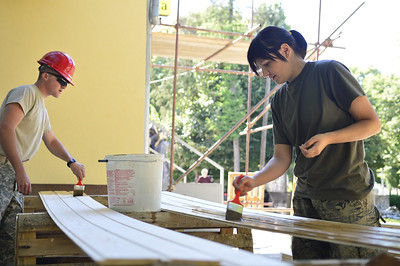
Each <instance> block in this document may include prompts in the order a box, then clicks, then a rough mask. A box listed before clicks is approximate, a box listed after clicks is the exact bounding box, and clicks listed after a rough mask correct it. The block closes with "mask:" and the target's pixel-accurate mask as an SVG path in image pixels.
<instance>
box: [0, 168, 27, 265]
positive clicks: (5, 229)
mask: <svg viewBox="0 0 400 266" xmlns="http://www.w3.org/2000/svg"><path fill="white" fill-rule="evenodd" d="M23 204H24V198H23V195H22V194H21V193H19V192H18V191H15V172H14V169H13V168H12V166H11V165H9V164H3V163H0V221H1V223H0V265H14V259H15V245H16V243H15V241H16V217H17V214H18V213H21V212H22V210H23V207H24V205H23Z"/></svg>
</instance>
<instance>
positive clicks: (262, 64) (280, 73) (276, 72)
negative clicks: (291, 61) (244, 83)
mask: <svg viewBox="0 0 400 266" xmlns="http://www.w3.org/2000/svg"><path fill="white" fill-rule="evenodd" d="M256 64H257V66H258V70H257V72H258V75H260V76H261V77H264V78H266V77H269V78H270V79H272V80H273V81H275V82H276V83H277V84H281V83H284V82H286V81H288V76H289V75H288V73H287V62H285V61H282V60H280V59H276V60H269V59H257V60H256Z"/></svg>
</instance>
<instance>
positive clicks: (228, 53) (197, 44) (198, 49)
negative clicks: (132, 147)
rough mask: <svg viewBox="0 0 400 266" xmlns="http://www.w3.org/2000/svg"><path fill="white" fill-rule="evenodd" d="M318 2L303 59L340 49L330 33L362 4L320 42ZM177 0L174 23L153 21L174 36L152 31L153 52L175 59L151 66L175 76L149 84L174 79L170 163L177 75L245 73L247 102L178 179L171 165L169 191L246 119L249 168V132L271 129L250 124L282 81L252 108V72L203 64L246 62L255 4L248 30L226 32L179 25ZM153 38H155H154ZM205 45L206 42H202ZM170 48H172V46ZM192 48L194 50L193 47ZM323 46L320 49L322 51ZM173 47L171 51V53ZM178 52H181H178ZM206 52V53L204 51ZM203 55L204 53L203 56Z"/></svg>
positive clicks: (254, 27)
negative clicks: (314, 34) (313, 34)
mask: <svg viewBox="0 0 400 266" xmlns="http://www.w3.org/2000/svg"><path fill="white" fill-rule="evenodd" d="M321 1H322V0H320V8H319V21H318V23H319V24H318V41H317V43H315V44H312V45H314V48H313V49H310V50H308V51H307V55H306V60H310V61H314V60H318V59H319V56H320V55H321V54H322V53H323V52H324V51H325V50H326V49H327V48H330V47H333V48H342V47H335V46H333V42H334V40H336V39H337V38H339V37H340V34H339V36H338V37H336V38H332V36H333V35H334V34H335V33H336V32H337V31H338V30H339V29H340V28H341V27H342V26H343V24H344V23H346V22H347V21H348V19H349V18H350V17H351V16H353V15H354V14H355V13H356V12H357V11H358V10H359V9H360V8H361V6H362V5H363V4H364V2H363V3H362V4H360V5H359V6H358V8H357V9H356V10H354V11H353V12H352V13H351V14H350V15H349V16H348V17H347V18H346V19H345V20H344V21H343V22H342V23H341V24H340V25H339V26H338V27H337V28H336V29H335V30H334V31H333V32H332V33H331V34H330V35H329V36H328V37H327V38H326V39H325V40H324V41H323V42H321V43H320V41H319V40H320V35H319V32H320V21H321ZM179 9H180V0H177V17H176V24H175V25H171V24H163V23H162V22H161V18H159V21H156V23H155V24H157V25H161V26H165V27H173V28H175V36H174V37H173V36H172V35H171V34H168V33H158V32H154V33H152V54H153V53H154V54H156V55H158V56H164V57H173V58H174V66H165V65H158V64H153V65H152V67H162V68H173V69H174V75H173V77H168V78H163V79H160V80H157V81H152V82H151V83H155V82H161V81H164V80H167V79H172V78H173V80H174V82H173V107H172V109H173V110H172V125H171V128H172V129H171V145H170V148H171V150H170V165H174V145H173V144H174V143H175V112H176V86H177V85H176V84H177V78H178V76H180V75H184V74H186V73H189V72H193V71H207V72H217V73H228V74H236V75H247V76H248V104H247V114H246V115H245V116H244V117H243V118H242V119H241V120H240V121H238V122H237V123H236V124H235V125H234V126H233V127H232V128H231V129H230V130H229V131H228V132H227V133H226V134H225V135H224V136H223V137H222V138H221V139H219V140H218V141H217V142H215V143H214V144H213V145H212V146H211V147H210V148H209V149H208V150H207V151H206V152H205V153H203V154H202V155H201V156H200V157H199V158H198V159H197V160H196V161H195V162H194V163H193V164H192V165H191V166H190V167H189V168H188V169H187V170H186V171H185V172H184V173H183V174H182V175H181V176H180V177H179V178H178V179H176V180H173V171H174V169H173V167H171V168H170V187H169V190H170V191H171V190H172V187H173V185H175V184H177V183H178V182H180V181H181V180H182V179H183V178H185V177H186V176H187V175H188V174H189V173H191V172H192V171H193V170H194V168H195V167H196V166H198V165H199V164H200V163H201V162H202V161H203V160H205V159H206V158H207V157H208V156H209V155H210V154H211V153H212V152H213V151H214V150H215V149H216V148H217V147H218V146H219V145H220V144H221V143H223V142H224V141H225V140H226V139H227V138H228V137H229V136H230V135H231V134H232V133H233V132H234V131H235V130H236V129H237V128H238V127H239V126H240V125H241V124H242V123H244V122H245V121H247V127H246V129H245V130H244V131H242V132H240V133H239V134H240V135H246V162H245V172H246V173H247V172H248V171H249V169H248V160H249V143H250V134H252V133H255V132H259V131H263V130H267V129H271V128H272V125H266V126H263V127H259V128H256V129H253V128H252V127H253V126H254V125H255V123H256V122H257V121H258V120H259V119H260V118H262V117H263V116H264V115H265V114H266V113H267V112H268V110H269V108H270V105H269V104H268V105H266V104H265V103H266V101H267V100H268V99H269V98H270V97H271V96H272V95H273V94H274V93H275V92H276V91H277V90H278V89H279V88H280V87H281V86H282V84H280V85H279V84H278V85H277V86H276V87H275V88H273V89H272V90H271V91H270V92H269V93H266V95H265V97H264V98H263V99H262V100H261V101H260V102H259V103H257V104H256V105H255V106H254V107H253V108H252V107H251V85H252V80H251V78H252V76H254V75H255V74H254V73H252V71H251V69H250V68H249V71H234V70H221V69H209V68H206V67H204V65H205V63H206V62H208V61H212V60H216V61H220V62H226V63H234V64H246V65H247V59H246V58H245V56H244V55H245V54H246V52H247V48H248V45H249V44H250V41H246V40H244V39H245V38H248V39H252V36H253V34H254V33H255V32H256V31H257V30H259V29H260V28H261V25H256V26H253V15H254V12H253V10H254V3H253V1H252V18H251V25H250V29H249V30H248V31H246V32H245V33H235V32H226V31H217V30H210V29H202V28H196V27H190V26H184V25H181V24H180V15H179ZM180 29H189V30H193V31H204V32H212V33H218V34H222V35H231V36H236V38H235V39H217V38H205V37H199V36H189V35H180V34H179V30H180ZM153 37H154V38H153ZM181 42H182V43H183V45H184V48H183V49H179V46H180V45H181ZM204 44H205V45H204ZM172 47H173V49H172ZM194 48H195V49H194ZM321 49H322V50H321ZM172 50H173V52H172ZM178 52H181V53H182V54H178ZM207 53H208V54H207ZM205 54H206V55H205ZM178 57H181V58H187V59H197V60H200V62H199V63H198V64H196V65H195V66H193V67H188V66H178ZM178 69H184V70H187V72H185V73H181V74H179V75H178ZM263 104H265V107H264V109H263V111H261V112H260V113H259V114H258V116H257V117H256V118H255V119H253V120H250V117H251V115H252V114H253V113H254V112H255V111H256V110H258V108H260V107H261V106H262V105H263Z"/></svg>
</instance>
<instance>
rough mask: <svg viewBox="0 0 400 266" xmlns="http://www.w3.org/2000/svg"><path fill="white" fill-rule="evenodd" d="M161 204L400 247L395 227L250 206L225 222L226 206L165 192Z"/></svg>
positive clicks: (260, 225)
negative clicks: (361, 223) (239, 216)
mask: <svg viewBox="0 0 400 266" xmlns="http://www.w3.org/2000/svg"><path fill="white" fill-rule="evenodd" d="M161 207H162V209H163V210H166V211H171V212H177V213H181V214H186V215H192V216H196V217H203V218H204V219H207V220H217V221H225V222H226V223H229V224H232V225H236V226H238V227H246V228H252V229H260V230H267V231H272V232H277V233H285V234H290V235H294V236H298V237H304V238H309V239H315V240H322V241H328V242H333V243H340V244H347V245H353V246H360V247H369V248H378V249H385V250H386V249H390V250H397V251H399V250H400V230H396V229H390V228H379V227H367V226H361V225H353V224H345V223H338V222H329V221H322V220H316V219H309V218H303V217H297V216H289V215H284V214H277V213H266V212H263V211H256V210H251V209H244V212H243V221H226V220H225V212H226V205H223V204H218V203H214V202H209V201H205V200H200V199H196V198H192V197H188V196H183V195H179V194H176V193H169V192H163V193H162V205H161Z"/></svg>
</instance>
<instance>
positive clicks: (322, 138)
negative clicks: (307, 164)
mask: <svg viewBox="0 0 400 266" xmlns="http://www.w3.org/2000/svg"><path fill="white" fill-rule="evenodd" d="M328 144H329V143H328V140H327V137H326V135H324V134H318V135H315V136H314V137H312V138H311V139H309V140H308V141H307V142H306V143H304V144H303V145H301V146H299V148H300V150H301V153H303V155H304V156H305V157H306V158H314V157H316V156H318V155H320V154H321V152H322V151H323V150H324V149H325V147H326V146H327V145H328Z"/></svg>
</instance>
